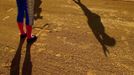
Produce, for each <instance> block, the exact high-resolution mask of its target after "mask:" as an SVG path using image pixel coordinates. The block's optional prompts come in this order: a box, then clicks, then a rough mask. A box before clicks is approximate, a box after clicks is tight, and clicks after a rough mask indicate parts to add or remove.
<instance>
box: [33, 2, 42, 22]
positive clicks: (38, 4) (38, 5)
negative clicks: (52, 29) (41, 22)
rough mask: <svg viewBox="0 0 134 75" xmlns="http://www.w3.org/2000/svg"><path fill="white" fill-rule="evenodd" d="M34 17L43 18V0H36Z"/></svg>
mask: <svg viewBox="0 0 134 75" xmlns="http://www.w3.org/2000/svg"><path fill="white" fill-rule="evenodd" d="M34 1H35V2H34V3H35V4H34V19H35V20H37V19H43V16H41V12H42V8H41V7H40V5H41V4H42V1H41V0H34Z"/></svg>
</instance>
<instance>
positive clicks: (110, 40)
mask: <svg viewBox="0 0 134 75" xmlns="http://www.w3.org/2000/svg"><path fill="white" fill-rule="evenodd" d="M103 43H104V44H106V45H108V46H114V45H115V44H116V40H115V39H114V38H112V37H110V36H108V35H105V36H103Z"/></svg>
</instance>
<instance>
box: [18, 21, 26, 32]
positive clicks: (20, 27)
mask: <svg viewBox="0 0 134 75" xmlns="http://www.w3.org/2000/svg"><path fill="white" fill-rule="evenodd" d="M18 28H19V31H20V34H25V32H24V30H23V23H18Z"/></svg>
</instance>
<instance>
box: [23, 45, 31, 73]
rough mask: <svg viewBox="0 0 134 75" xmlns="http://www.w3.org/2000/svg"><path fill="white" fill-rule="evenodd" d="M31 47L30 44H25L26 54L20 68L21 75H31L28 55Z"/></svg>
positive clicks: (29, 56)
mask: <svg viewBox="0 0 134 75" xmlns="http://www.w3.org/2000/svg"><path fill="white" fill-rule="evenodd" d="M31 46H32V44H31V43H27V45H26V54H25V59H24V63H23V68H22V75H32V61H31V53H30V49H31Z"/></svg>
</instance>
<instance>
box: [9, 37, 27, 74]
mask: <svg viewBox="0 0 134 75" xmlns="http://www.w3.org/2000/svg"><path fill="white" fill-rule="evenodd" d="M24 41H25V38H24V39H20V41H19V46H18V48H17V51H16V54H15V56H14V58H13V60H12V63H11V68H10V75H19V71H20V60H21V50H22V46H23V43H24Z"/></svg>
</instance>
